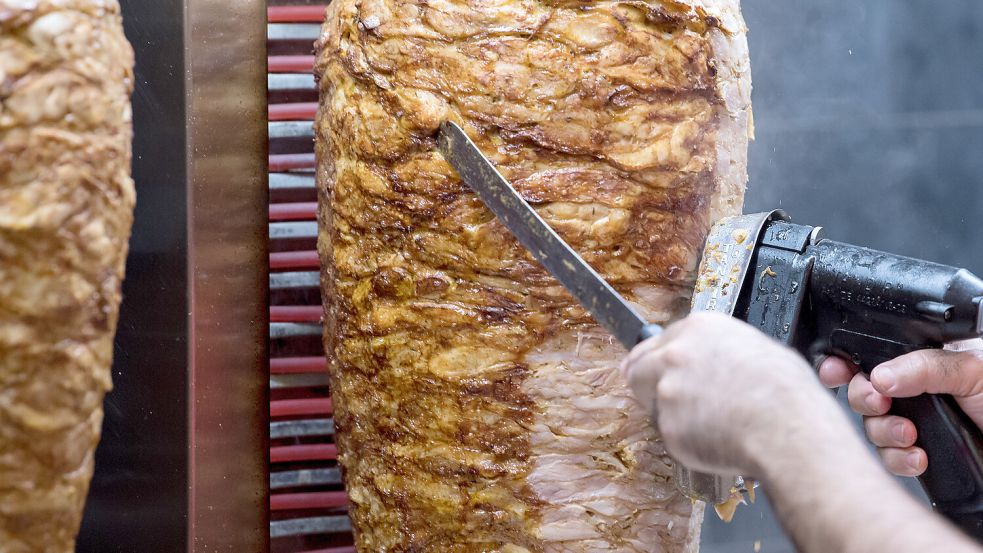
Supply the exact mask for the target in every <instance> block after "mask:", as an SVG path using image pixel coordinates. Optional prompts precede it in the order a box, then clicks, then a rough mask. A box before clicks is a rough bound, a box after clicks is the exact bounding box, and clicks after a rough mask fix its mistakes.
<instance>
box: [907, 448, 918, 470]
mask: <svg viewBox="0 0 983 553" xmlns="http://www.w3.org/2000/svg"><path fill="white" fill-rule="evenodd" d="M921 460H922V456H921V454H919V453H915V452H914V451H912V452H911V453H909V454H907V455H905V463H907V465H908V466H909V467H911V468H913V469H915V470H918V469H919V468H921V467H919V464H920V463H921Z"/></svg>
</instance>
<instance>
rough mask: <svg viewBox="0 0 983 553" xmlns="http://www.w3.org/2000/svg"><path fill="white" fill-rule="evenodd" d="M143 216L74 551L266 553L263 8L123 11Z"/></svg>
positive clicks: (142, 7)
mask: <svg viewBox="0 0 983 553" xmlns="http://www.w3.org/2000/svg"><path fill="white" fill-rule="evenodd" d="M121 5H122V9H123V18H124V26H125V28H126V32H127V37H128V38H129V39H130V41H131V43H132V44H133V46H134V49H135V51H136V60H137V63H136V73H135V74H136V81H137V82H136V85H137V86H136V91H135V93H134V97H133V108H134V126H135V140H134V165H133V175H134V180H135V181H136V186H137V196H138V200H137V204H138V205H137V211H136V217H135V219H136V220H135V225H134V232H133V238H132V240H131V244H130V252H131V253H130V257H129V260H128V263H127V277H126V281H125V283H124V288H123V295H124V300H123V306H122V308H121V316H120V323H119V331H118V334H117V340H116V355H115V360H114V366H113V379H114V384H115V389H114V391H113V392H112V393H110V394H109V395H108V396H107V398H106V419H105V424H104V429H103V439H102V442H101V444H100V446H99V449H98V451H97V453H96V474H95V477H94V479H93V483H92V489H91V493H90V496H89V499H88V502H87V506H86V514H85V519H84V521H83V525H82V531H81V533H80V536H79V540H78V551H80V552H90V551H91V552H97V553H106V552H115V551H119V552H131V551H139V552H141V553H155V552H162V553H163V552H167V553H174V552H180V551H201V552H204V551H209V552H210V551H236V552H238V551H244V552H245V551H248V552H260V553H262V552H265V551H268V550H269V527H268V520H269V499H268V494H269V491H268V488H269V478H268V472H267V471H268V455H269V447H268V437H267V435H268V421H269V412H268V410H269V401H268V394H269V392H268V386H269V373H268V356H267V332H268V328H269V327H268V307H267V306H268V296H269V293H268V277H267V274H266V269H267V265H268V253H267V233H268V227H267V209H268V208H267V188H266V155H267V144H266V133H267V126H266V79H265V75H266V10H265V8H266V6H265V2H261V1H258V0H239V1H237V2H232V3H229V2H219V1H216V0H183V1H182V0H122V1H121Z"/></svg>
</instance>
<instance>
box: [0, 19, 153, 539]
mask: <svg viewBox="0 0 983 553" xmlns="http://www.w3.org/2000/svg"><path fill="white" fill-rule="evenodd" d="M132 67H133V52H132V50H131V49H130V45H129V44H128V43H127V42H126V39H125V38H124V36H123V30H122V26H121V20H120V15H119V6H118V5H117V3H116V1H115V0H35V1H30V2H26V1H23V0H0V552H2V553H27V552H40V551H44V552H47V553H68V552H71V551H74V550H75V535H76V533H77V532H78V527H79V522H80V520H81V517H82V507H83V504H84V502H85V496H86V492H87V490H88V487H89V479H90V478H91V476H92V468H93V453H94V450H95V447H96V443H97V441H98V440H99V430H100V428H101V423H102V399H103V395H104V394H105V392H106V391H107V390H109V389H110V387H111V381H110V374H109V366H110V362H111V359H112V351H113V334H114V331H115V328H116V317H117V308H118V306H119V301H120V281H121V279H122V278H123V260H124V257H125V255H126V249H127V240H128V238H129V235H130V226H131V221H132V210H133V203H134V190H133V182H132V181H131V180H130V140H131V135H132V131H131V123H130V119H131V116H130V91H131V89H132V86H133V74H132Z"/></svg>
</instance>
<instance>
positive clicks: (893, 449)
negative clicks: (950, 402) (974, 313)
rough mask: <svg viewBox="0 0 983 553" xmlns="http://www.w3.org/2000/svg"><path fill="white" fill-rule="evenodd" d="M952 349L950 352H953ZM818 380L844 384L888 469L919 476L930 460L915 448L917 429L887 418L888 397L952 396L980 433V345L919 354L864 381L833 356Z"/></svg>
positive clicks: (850, 366)
mask: <svg viewBox="0 0 983 553" xmlns="http://www.w3.org/2000/svg"><path fill="white" fill-rule="evenodd" d="M954 350H955V351H954ZM819 379H820V380H821V381H822V383H823V384H825V385H826V386H828V387H830V388H835V387H838V386H843V385H845V384H848V383H849V388H848V390H847V398H848V400H849V402H850V407H851V408H853V410H854V411H856V412H857V413H860V414H861V415H864V428H865V429H866V431H867V437H868V438H869V439H870V441H871V442H872V443H873V444H874V445H875V446H877V452H878V453H879V454H880V457H881V460H882V461H883V462H884V465H885V466H886V467H887V469H888V470H890V471H891V472H893V473H894V474H897V475H898V476H918V475H920V474H922V473H923V472H925V469H926V468H927V467H928V463H929V461H930V460H929V459H928V456H927V455H926V454H925V451H924V450H923V449H922V448H920V447H917V446H915V441H916V440H917V438H918V430H917V428H915V425H914V423H912V422H911V421H910V420H908V419H906V418H902V417H897V416H893V415H888V414H887V412H888V411H889V410H890V408H891V398H895V397H914V396H918V395H921V394H924V393H929V394H951V395H952V396H953V397H955V399H956V402H957V403H958V404H959V406H960V407H961V408H962V410H963V411H964V412H965V413H966V415H968V416H969V417H970V418H971V419H972V420H973V422H975V423H976V425H977V426H979V427H981V428H983V341H981V340H973V341H970V342H962V343H960V344H957V345H954V347H953V348H952V349H950V350H948V351H947V350H921V351H916V352H912V353H909V354H907V355H903V356H901V357H898V358H897V359H893V360H891V361H888V362H886V363H883V364H881V365H879V366H877V367H876V368H875V369H874V370H873V371H872V372H871V377H870V379H869V380H868V378H867V377H866V376H865V375H864V374H863V373H861V372H859V370H858V369H857V367H856V366H854V365H853V364H852V363H849V362H847V361H844V360H842V359H840V358H837V357H830V358H827V359H825V360H824V361H823V362H822V363H821V364H820V365H819Z"/></svg>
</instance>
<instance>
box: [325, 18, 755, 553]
mask: <svg viewBox="0 0 983 553" xmlns="http://www.w3.org/2000/svg"><path fill="white" fill-rule="evenodd" d="M744 32H745V30H744V22H743V20H742V18H741V16H740V12H739V7H738V2H737V0H689V1H672V0H649V1H647V2H642V1H637V2H636V1H619V2H610V1H601V2H593V3H589V4H578V3H564V2H540V1H527V0H495V1H477V0H464V1H447V0H427V1H426V2H423V1H417V0H358V1H356V0H334V2H332V4H331V7H330V8H329V10H328V19H327V23H326V24H325V27H324V34H323V36H322V38H321V40H320V41H319V43H318V57H317V66H316V70H315V71H316V73H317V75H318V77H319V79H320V81H319V82H320V84H319V86H320V95H321V104H320V106H321V107H320V113H319V115H318V121H317V126H316V130H317V152H318V174H317V178H318V187H319V193H320V205H321V212H320V225H321V235H320V240H319V249H320V255H321V260H322V264H323V266H324V268H325V273H324V277H323V288H324V290H323V291H324V298H325V311H326V319H327V327H326V333H325V345H326V347H327V349H328V351H329V352H330V354H329V357H330V359H331V369H332V386H333V388H332V393H333V397H334V399H335V409H336V412H335V417H336V423H337V432H338V434H337V439H338V443H339V446H340V451H341V463H342V465H343V467H344V468H345V475H346V484H347V488H348V491H349V494H350V495H351V499H352V509H351V516H352V519H353V521H354V524H355V528H356V531H357V543H358V547H359V550H360V551H363V552H377V551H421V552H422V551H453V552H479V551H481V552H485V551H500V552H521V551H583V552H586V551H592V552H593V551H620V552H641V551H665V552H680V551H692V550H695V549H696V548H697V547H698V542H699V526H700V522H701V520H702V511H703V507H702V505H695V506H694V505H693V504H692V503H691V502H690V501H689V500H687V499H685V498H684V497H682V496H680V495H679V494H678V493H677V492H676V490H675V488H674V485H673V484H672V482H671V472H672V471H671V460H670V459H669V458H668V457H667V455H666V453H665V450H664V449H663V446H662V444H661V442H660V441H659V437H658V435H657V433H656V432H655V431H654V430H652V428H651V427H650V425H649V424H648V422H647V418H646V414H645V413H642V412H641V410H640V409H639V408H638V407H637V405H636V404H635V403H634V401H633V400H632V398H631V397H630V394H629V393H628V391H627V389H626V387H625V386H624V383H623V382H622V380H621V378H620V376H619V374H618V372H617V369H616V367H617V364H618V362H619V360H620V359H621V357H622V356H623V355H624V351H623V349H621V347H620V346H619V345H617V344H615V343H613V341H612V340H611V338H610V337H609V336H608V335H607V334H605V333H604V331H603V330H601V329H600V328H598V327H597V326H596V324H595V323H594V322H593V321H592V320H591V319H590V317H589V316H588V315H587V314H585V312H584V311H583V309H581V308H580V307H579V306H578V305H577V304H576V303H575V302H574V301H573V300H572V298H571V297H570V296H568V295H567V294H566V293H565V292H564V290H563V289H562V288H561V287H560V286H559V285H558V284H557V283H556V282H555V281H554V280H553V279H551V278H550V277H549V276H548V275H547V274H546V273H545V272H544V271H543V269H542V268H541V267H540V266H539V265H538V264H537V263H535V262H534V261H533V260H532V258H531V257H530V256H529V254H528V253H527V252H525V251H524V250H523V249H522V247H521V246H519V245H518V244H517V243H516V242H515V240H514V239H513V238H512V237H511V235H510V234H509V233H508V231H507V230H506V229H505V228H504V227H503V226H502V225H501V223H499V222H498V221H497V220H495V219H494V218H493V216H492V215H491V213H490V212H489V211H488V210H487V209H485V208H484V207H483V206H482V204H481V203H480V202H479V201H478V200H477V199H476V197H475V196H474V195H473V194H472V193H471V192H470V191H469V190H468V189H467V188H466V187H465V186H464V185H462V183H461V182H460V181H459V180H458V178H457V176H456V174H455V173H454V171H453V170H451V168H450V167H449V166H448V165H447V164H446V163H445V162H444V160H443V159H442V158H441V156H440V154H438V153H437V152H436V151H435V149H434V148H435V133H436V131H437V128H438V125H439V123H440V122H441V121H442V120H445V119H451V120H454V121H456V122H458V123H459V124H461V125H462V126H463V127H464V128H465V129H466V130H467V132H468V133H469V135H470V136H471V137H472V138H474V140H475V141H476V142H477V144H478V146H479V147H480V148H482V150H483V151H484V152H486V153H487V154H488V155H489V156H490V157H491V159H492V160H493V161H494V162H495V163H496V164H497V165H498V167H499V168H500V169H501V171H502V172H503V174H504V175H505V176H506V177H507V178H509V179H511V180H512V182H514V183H515V185H516V187H517V188H518V189H519V190H520V191H521V192H522V193H523V195H524V196H525V197H526V198H528V199H529V200H530V201H531V202H533V203H534V205H536V206H537V208H538V210H539V212H540V213H541V214H542V215H543V216H544V217H545V218H546V220H547V221H548V222H549V223H550V224H551V225H553V226H554V227H555V228H556V229H557V230H558V231H559V232H560V234H561V235H562V236H563V237H564V238H565V239H566V240H567V241H569V242H570V243H571V244H572V245H573V246H574V247H575V248H576V249H577V250H578V251H579V252H581V254H583V255H584V257H585V258H586V259H587V260H588V261H589V262H590V263H591V264H593V266H594V267H595V268H597V269H598V270H599V271H600V272H601V273H602V274H603V275H604V276H605V277H607V278H608V279H609V280H610V281H611V282H612V283H614V285H615V286H616V287H617V288H618V289H619V290H620V291H621V292H622V293H624V294H625V295H626V296H627V297H628V298H630V299H631V300H632V301H634V302H636V303H637V304H638V305H639V307H640V310H641V311H642V312H644V313H645V314H646V315H647V316H648V317H649V318H650V319H651V320H653V321H661V322H665V321H669V320H672V319H674V318H676V317H679V316H680V315H682V314H683V313H685V312H686V310H687V306H688V298H689V295H690V289H691V285H692V283H693V280H694V273H695V269H696V264H697V257H698V255H699V251H700V248H701V246H702V244H703V241H704V239H705V236H706V233H707V231H708V229H709V225H710V224H711V223H712V221H714V220H715V219H717V218H719V217H721V216H724V215H729V214H733V213H737V212H738V211H739V210H740V207H741V203H742V196H743V190H744V184H745V181H746V152H747V141H748V135H749V129H750V100H749V95H750V71H749V67H748V59H747V47H746V42H745V37H744Z"/></svg>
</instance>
